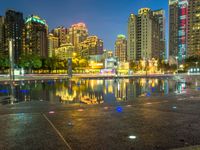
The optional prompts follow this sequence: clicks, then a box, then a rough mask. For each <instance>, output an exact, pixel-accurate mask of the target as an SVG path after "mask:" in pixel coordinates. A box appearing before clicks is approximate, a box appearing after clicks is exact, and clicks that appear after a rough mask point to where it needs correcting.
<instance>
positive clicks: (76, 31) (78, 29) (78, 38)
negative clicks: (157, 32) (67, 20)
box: [69, 23, 88, 52]
mask: <svg viewBox="0 0 200 150" xmlns="http://www.w3.org/2000/svg"><path fill="white" fill-rule="evenodd" d="M69 37H70V42H71V43H72V45H74V47H75V51H77V52H79V50H78V46H79V43H81V42H83V41H85V40H86V38H87V37H88V29H87V27H86V25H85V24H84V23H77V24H74V25H72V26H71V27H70V28H69Z"/></svg>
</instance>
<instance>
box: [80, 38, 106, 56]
mask: <svg viewBox="0 0 200 150" xmlns="http://www.w3.org/2000/svg"><path fill="white" fill-rule="evenodd" d="M78 49H79V50H80V53H81V55H82V56H86V57H87V56H88V57H89V56H91V55H102V54H103V41H102V40H101V39H99V38H98V37H97V36H88V37H87V38H86V40H85V41H83V42H81V43H80V44H79V48H78Z"/></svg>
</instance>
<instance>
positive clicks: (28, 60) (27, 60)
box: [18, 54, 42, 73]
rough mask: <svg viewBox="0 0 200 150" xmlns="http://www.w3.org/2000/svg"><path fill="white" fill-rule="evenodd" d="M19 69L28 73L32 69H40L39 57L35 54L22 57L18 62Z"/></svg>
mask: <svg viewBox="0 0 200 150" xmlns="http://www.w3.org/2000/svg"><path fill="white" fill-rule="evenodd" d="M18 65H19V67H21V68H25V69H29V73H31V72H32V69H40V68H41V67H42V61H41V58H40V56H38V55H36V54H27V55H22V56H21V57H20V60H19V64H18Z"/></svg>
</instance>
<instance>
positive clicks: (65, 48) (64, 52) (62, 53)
mask: <svg viewBox="0 0 200 150" xmlns="http://www.w3.org/2000/svg"><path fill="white" fill-rule="evenodd" d="M73 53H74V46H73V45H72V44H71V43H66V44H62V45H61V46H60V47H58V48H55V56H56V57H57V58H59V59H62V60H67V59H68V58H72V57H73Z"/></svg>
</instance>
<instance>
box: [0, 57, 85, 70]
mask: <svg viewBox="0 0 200 150" xmlns="http://www.w3.org/2000/svg"><path fill="white" fill-rule="evenodd" d="M86 66H88V61H87V59H85V58H83V57H81V56H76V57H73V58H72V69H73V70H75V69H77V68H81V67H86ZM9 68H10V61H9V58H8V57H6V56H3V55H0V69H1V71H2V72H4V71H6V70H8V69H9ZM15 68H16V69H20V68H23V69H25V70H26V71H27V72H28V73H32V71H38V70H47V71H48V72H49V73H52V72H53V71H56V72H57V70H67V68H68V62H67V59H59V58H57V57H49V58H41V57H40V56H38V55H36V54H32V55H22V56H21V57H20V58H19V60H18V61H17V62H16V63H15Z"/></svg>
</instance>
